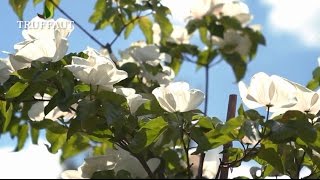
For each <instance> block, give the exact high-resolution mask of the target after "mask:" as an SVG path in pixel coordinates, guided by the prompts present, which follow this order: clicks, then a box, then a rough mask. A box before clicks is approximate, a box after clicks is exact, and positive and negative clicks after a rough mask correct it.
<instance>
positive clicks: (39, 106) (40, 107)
mask: <svg viewBox="0 0 320 180" xmlns="http://www.w3.org/2000/svg"><path fill="white" fill-rule="evenodd" d="M34 98H35V99H41V100H48V101H39V102H36V103H34V104H33V105H32V106H31V108H30V110H29V111H28V116H29V118H30V120H32V121H42V120H44V119H50V120H52V121H57V120H58V119H59V118H60V117H63V118H64V119H66V120H69V119H71V118H72V117H74V116H75V113H74V112H64V111H61V110H60V109H59V108H58V107H55V108H53V109H52V110H51V111H50V112H49V113H48V114H47V115H45V113H44V109H45V107H46V106H47V105H48V104H49V100H50V99H51V96H50V95H48V94H44V96H43V97H42V96H41V95H40V94H36V95H35V96H34ZM74 107H75V105H74Z"/></svg>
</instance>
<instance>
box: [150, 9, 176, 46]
mask: <svg viewBox="0 0 320 180" xmlns="http://www.w3.org/2000/svg"><path fill="white" fill-rule="evenodd" d="M153 17H154V20H155V22H157V23H158V24H159V26H160V29H161V43H165V41H166V40H167V38H168V37H170V35H171V33H172V31H173V27H172V24H171V23H170V20H169V19H168V18H167V17H166V14H161V12H158V13H154V14H153Z"/></svg>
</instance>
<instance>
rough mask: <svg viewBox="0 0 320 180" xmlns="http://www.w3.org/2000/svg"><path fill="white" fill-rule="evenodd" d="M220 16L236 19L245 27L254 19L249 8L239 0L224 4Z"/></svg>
mask: <svg viewBox="0 0 320 180" xmlns="http://www.w3.org/2000/svg"><path fill="white" fill-rule="evenodd" d="M216 15H218V14H216ZM219 15H222V16H230V17H234V18H236V19H237V20H238V21H239V22H240V23H241V24H243V25H245V24H247V23H248V22H249V21H250V20H251V19H252V15H251V14H250V12H249V7H248V6H247V5H246V4H245V3H243V2H242V1H238V0H233V1H227V2H226V3H224V4H223V5H222V8H221V11H220V12H219Z"/></svg>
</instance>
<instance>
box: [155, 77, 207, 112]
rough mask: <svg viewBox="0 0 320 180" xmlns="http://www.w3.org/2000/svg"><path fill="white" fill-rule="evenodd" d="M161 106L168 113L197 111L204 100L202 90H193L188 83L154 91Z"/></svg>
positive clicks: (161, 87) (174, 84) (162, 87)
mask: <svg viewBox="0 0 320 180" xmlns="http://www.w3.org/2000/svg"><path fill="white" fill-rule="evenodd" d="M152 94H153V95H154V96H155V97H156V99H157V100H158V102H159V104H160V106H161V107H162V108H163V109H164V110H166V111H168V112H187V111H191V110H194V109H196V108H197V107H198V106H199V105H200V104H201V103H202V101H203V100H204V94H203V93H202V92H201V91H200V90H196V89H191V90H190V87H189V84H188V83H185V82H173V83H170V84H169V85H167V86H160V87H158V88H155V89H154V90H153V91H152Z"/></svg>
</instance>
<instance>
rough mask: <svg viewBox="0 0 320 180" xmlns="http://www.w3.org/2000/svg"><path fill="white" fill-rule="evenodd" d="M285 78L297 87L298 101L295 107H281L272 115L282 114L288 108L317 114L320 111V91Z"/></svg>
mask: <svg viewBox="0 0 320 180" xmlns="http://www.w3.org/2000/svg"><path fill="white" fill-rule="evenodd" d="M285 80H286V81H287V82H289V83H291V84H292V85H293V86H295V87H296V98H297V103H296V104H295V105H294V106H293V107H289V108H281V109H279V110H278V111H277V112H275V113H274V114H273V115H272V117H275V116H277V115H280V114H282V113H284V112H286V111H288V110H297V111H301V112H305V113H309V114H314V115H316V114H317V113H318V112H319V111H320V95H319V93H318V92H314V91H312V90H310V89H308V88H306V87H304V86H302V85H300V84H298V83H295V82H292V81H289V80H287V79H285Z"/></svg>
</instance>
